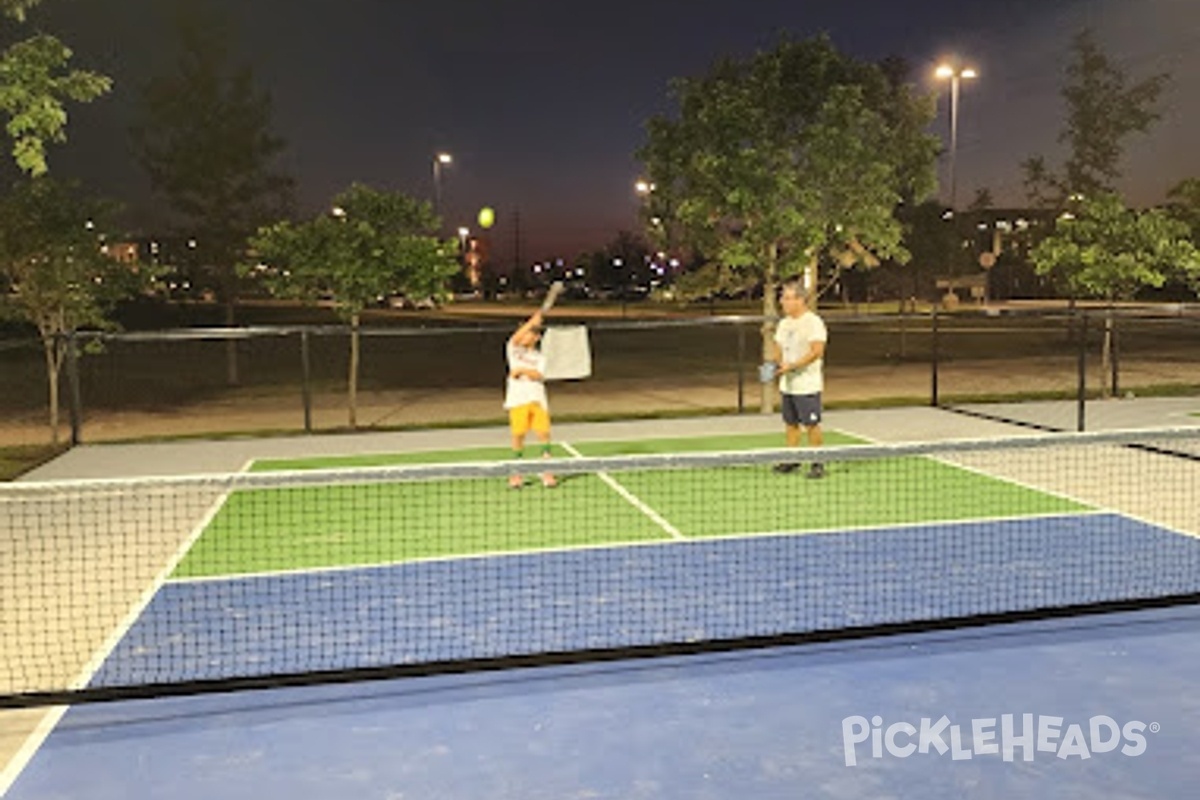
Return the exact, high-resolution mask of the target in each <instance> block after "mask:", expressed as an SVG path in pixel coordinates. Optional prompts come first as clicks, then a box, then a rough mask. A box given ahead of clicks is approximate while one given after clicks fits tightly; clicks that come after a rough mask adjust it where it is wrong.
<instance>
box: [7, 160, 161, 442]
mask: <svg viewBox="0 0 1200 800" xmlns="http://www.w3.org/2000/svg"><path fill="white" fill-rule="evenodd" d="M112 212H113V207H112V206H111V204H108V203H104V202H101V201H98V200H94V199H90V198H87V197H85V196H83V195H82V193H81V192H80V190H79V188H78V187H77V186H76V185H74V184H66V183H59V182H57V181H55V180H53V179H52V178H50V177H41V178H34V179H31V180H29V181H27V182H23V183H21V184H19V185H18V186H17V187H16V188H15V189H14V190H13V191H12V192H11V193H10V194H9V195H7V196H6V197H4V198H3V199H2V200H0V273H2V274H3V275H4V277H5V280H6V282H7V283H8V284H9V286H10V288H11V291H10V293H8V294H7V295H6V296H4V297H0V312H3V313H2V315H3V316H9V317H13V318H16V319H19V320H22V321H24V322H28V323H30V324H32V325H33V326H35V327H36V328H37V331H38V335H39V337H40V338H41V341H42V349H43V352H44V354H45V360H46V378H47V385H48V389H49V404H50V419H49V422H50V435H51V440H52V441H53V442H55V443H57V442H58V409H59V376H60V375H61V373H62V365H63V360H64V359H65V358H66V356H67V352H68V347H69V346H70V345H71V336H72V334H74V333H75V331H77V330H79V329H80V328H85V327H92V328H110V327H113V323H112V322H111V321H110V320H109V319H108V313H109V312H110V311H111V310H112V308H113V306H114V305H115V304H116V302H117V301H119V300H121V299H124V298H126V297H129V296H130V295H132V294H133V293H135V292H136V291H137V290H138V289H140V288H144V287H146V286H148V285H149V283H150V281H152V280H153V277H154V276H153V275H152V274H151V273H149V272H148V271H147V270H146V269H145V268H142V269H140V270H134V269H131V268H130V267H129V266H127V265H124V264H119V263H117V262H116V261H115V260H113V259H111V258H109V256H108V255H107V253H106V252H105V248H104V247H103V245H102V241H103V236H102V234H101V231H103V230H105V227H106V220H107V218H108V217H109V216H110V215H111V213H112Z"/></svg>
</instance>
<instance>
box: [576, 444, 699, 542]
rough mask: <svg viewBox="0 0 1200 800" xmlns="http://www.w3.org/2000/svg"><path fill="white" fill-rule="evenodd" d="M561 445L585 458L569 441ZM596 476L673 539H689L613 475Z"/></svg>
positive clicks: (603, 473) (602, 474) (577, 456)
mask: <svg viewBox="0 0 1200 800" xmlns="http://www.w3.org/2000/svg"><path fill="white" fill-rule="evenodd" d="M559 445H561V446H562V449H564V450H566V451H567V452H568V453H570V454H571V455H572V456H574V457H575V458H583V453H581V452H579V451H578V450H576V449H575V448H574V447H572V446H571V445H570V444H569V443H568V442H559ZM596 477H598V478H600V480H602V481H604V482H605V483H606V484H608V487H609V488H610V489H612V490H613V491H614V492H616V493H617V494H619V495H621V497H623V498H624V499H625V501H626V502H627V503H629V504H630V505H631V506H633V507H634V508H636V509H637V510H638V511H640V512H642V513H643V514H645V515H646V516H647V517H649V518H650V520H651V521H652V522H653V523H654V524H655V525H657V526H658V527H660V528H662V529H663V530H664V531H666V532H667V534H668V535H670V537H671V538H672V539H678V540H680V541H683V540H686V539H687V537H686V536H684V535H683V534H682V533H680V532H679V529H678V528H676V527H675V526H674V525H672V524H671V523H670V522H668V521H667V520H666V519H665V518H664V517H663V516H662V515H661V514H659V513H658V512H657V511H655V510H654V509H653V508H651V507H650V506H648V505H646V504H645V503H643V502H642V500H641V499H640V498H639V497H638V496H637V495H635V494H634V493H633V492H631V491H629V490H628V489H626V488H625V487H624V486H622V485H621V484H620V483H618V482H617V480H616V479H615V478H613V477H612V476H611V475H609V474H608V473H607V472H597V473H596Z"/></svg>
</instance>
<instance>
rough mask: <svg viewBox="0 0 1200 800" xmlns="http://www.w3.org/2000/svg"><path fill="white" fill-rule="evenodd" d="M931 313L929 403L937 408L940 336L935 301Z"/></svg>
mask: <svg viewBox="0 0 1200 800" xmlns="http://www.w3.org/2000/svg"><path fill="white" fill-rule="evenodd" d="M931 313H932V319H931V323H930V324H931V328H932V334H933V336H932V341H931V343H930V348H929V351H930V355H929V367H930V370H929V373H930V377H929V379H930V387H929V405H931V406H933V407H934V408H937V407H938V346H939V344H940V336H939V334H938V307H937V303H934V304H933V310H932V312H931Z"/></svg>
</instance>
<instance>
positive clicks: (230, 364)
mask: <svg viewBox="0 0 1200 800" xmlns="http://www.w3.org/2000/svg"><path fill="white" fill-rule="evenodd" d="M235 318H236V314H235V309H234V300H233V298H232V297H228V298H226V300H225V327H227V328H232V327H233V326H234V325H235V324H236V319H235ZM225 371H226V378H225V379H226V381H227V382H228V383H229V385H230V386H237V385H238V383H239V381H240V377H239V376H238V351H237V339H235V338H233V337H232V336H231V337H229V338H228V339H226V340H225Z"/></svg>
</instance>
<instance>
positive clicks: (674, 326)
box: [0, 307, 1200, 445]
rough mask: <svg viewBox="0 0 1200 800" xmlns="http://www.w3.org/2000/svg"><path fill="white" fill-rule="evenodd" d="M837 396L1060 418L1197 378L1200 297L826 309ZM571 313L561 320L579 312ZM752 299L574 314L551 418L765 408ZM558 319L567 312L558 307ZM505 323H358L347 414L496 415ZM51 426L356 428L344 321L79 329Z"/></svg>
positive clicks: (22, 435) (32, 381)
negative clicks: (737, 308)
mask: <svg viewBox="0 0 1200 800" xmlns="http://www.w3.org/2000/svg"><path fill="white" fill-rule="evenodd" d="M821 313H822V315H823V316H824V317H825V319H826V322H827V324H828V327H829V330H830V341H829V345H828V350H827V358H826V393H825V398H826V404H827V405H828V406H829V407H834V408H836V407H839V406H863V407H872V406H879V405H900V404H910V405H929V404H932V405H937V406H942V407H946V408H952V409H955V410H959V411H963V412H966V413H972V414H979V415H983V416H989V417H993V418H997V419H1005V420H1009V421H1015V422H1018V423H1021V424H1028V425H1035V426H1038V427H1044V428H1048V429H1057V430H1077V429H1079V430H1082V429H1085V428H1086V427H1087V416H1088V413H1089V408H1092V404H1094V403H1095V402H1096V401H1098V400H1101V399H1103V398H1106V397H1125V396H1126V395H1128V394H1130V393H1132V394H1134V395H1137V396H1145V395H1147V394H1160V395H1161V394H1166V393H1174V394H1183V395H1187V394H1192V395H1200V314H1197V313H1195V312H1194V311H1192V310H1189V309H1179V310H1177V311H1175V312H1174V313H1166V312H1164V311H1163V310H1162V309H1161V308H1160V309H1156V310H1153V311H1147V310H1137V309H1102V308H1101V309H1097V308H1089V309H1086V310H1085V309H1075V310H1071V311H1067V310H1064V309H1061V308H1060V309H1050V310H1043V309H1022V308H1012V307H1004V308H1000V309H995V308H994V309H990V310H974V309H959V310H955V311H953V312H945V311H940V312H939V311H937V310H934V311H932V312H923V313H913V312H906V313H899V314H897V313H889V314H858V313H854V311H853V310H852V309H849V308H845V309H843V308H832V307H831V308H828V309H822V312H821ZM572 322H578V321H571V320H566V321H565V323H567V324H571V323H572ZM769 322H770V321H769V320H765V318H763V317H759V316H711V317H700V318H669V319H654V320H647V319H640V320H632V319H631V320H623V319H599V320H588V321H586V324H587V327H588V330H589V338H590V343H591V349H592V363H593V373H592V375H591V377H589V378H587V379H585V380H579V381H563V382H555V383H553V384H552V385H551V387H550V398H551V406H552V411H553V412H554V416H555V418H556V419H560V420H567V419H598V418H616V417H635V416H648V415H663V414H675V415H684V414H695V413H711V412H734V411H740V412H745V413H753V412H757V411H759V410H762V409H773V408H774V400H775V398H774V397H773V394H774V392H772V391H771V390H770V388H769V387H768V389H767V390H766V391H764V390H763V387H761V386H760V385H759V384H758V383H757V370H756V366H757V364H758V362H759V361H760V360H761V358H762V331H763V328H764V323H769ZM556 324H560V323H556ZM511 331H512V325H511V324H500V323H495V322H489V323H481V324H478V325H464V324H461V323H442V324H440V325H439V324H436V323H429V322H425V323H421V324H420V325H419V326H418V325H413V326H409V327H375V326H372V327H364V328H362V329H360V331H359V333H360V337H359V339H360V349H359V355H358V364H359V366H358V385H357V395H356V398H355V401H354V404H353V405H354V407H355V414H354V419H353V427H357V428H375V429H379V428H402V427H429V426H439V425H456V424H481V423H500V422H502V421H503V419H504V414H503V410H502V408H501V400H502V395H503V384H504V371H505V363H504V342H505V341H506V339H507V337H508V336H509V335H510V333H511ZM74 350H75V351H76V352H78V353H79V356H78V359H77V361H76V362H75V363H71V362H70V360H69V361H68V363H67V364H66V366H65V368H64V369H63V375H62V386H61V391H60V408H61V409H62V413H61V415H60V416H61V425H62V432H61V434H60V435H61V438H63V439H64V440H70V441H74V442H78V441H113V440H121V439H138V438H147V437H177V436H187V435H195V436H215V435H233V434H250V433H264V432H273V433H278V432H315V431H335V430H346V429H348V428H350V427H351V414H350V406H351V402H350V397H349V391H348V386H349V375H350V359H351V350H352V349H351V331H350V329H349V328H348V327H346V326H261V327H244V328H192V329H180V330H171V331H160V332H137V333H108V334H91V333H89V334H79V335H78V336H77V337H76V342H75V348H74ZM0 366H2V368H3V380H0V411H2V413H3V419H4V421H3V423H0V444H5V445H13V444H18V445H19V444H37V443H45V442H46V441H48V440H49V428H48V413H47V408H48V404H47V397H48V392H47V380H46V366H45V360H44V355H43V353H42V348H41V345H40V343H38V342H37V341H35V340H20V341H9V342H5V343H2V344H0Z"/></svg>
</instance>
